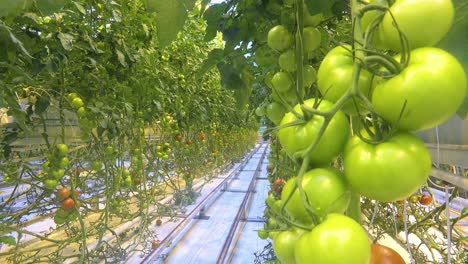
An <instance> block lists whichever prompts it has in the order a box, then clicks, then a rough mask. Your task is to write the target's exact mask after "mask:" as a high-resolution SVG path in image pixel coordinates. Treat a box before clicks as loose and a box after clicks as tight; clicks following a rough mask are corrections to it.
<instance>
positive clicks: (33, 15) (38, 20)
mask: <svg viewBox="0 0 468 264" xmlns="http://www.w3.org/2000/svg"><path fill="white" fill-rule="evenodd" d="M23 16H24V17H27V18H30V19H31V20H33V21H34V22H36V24H40V23H41V18H40V17H39V16H38V15H37V14H36V13H24V15H23Z"/></svg>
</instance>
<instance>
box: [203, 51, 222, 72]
mask: <svg viewBox="0 0 468 264" xmlns="http://www.w3.org/2000/svg"><path fill="white" fill-rule="evenodd" d="M223 58H224V50H222V49H213V50H212V51H210V53H209V54H208V58H206V60H204V61H203V63H202V65H201V67H200V69H199V70H198V72H197V77H198V78H201V77H202V76H203V75H204V74H205V73H207V72H208V71H209V70H210V69H211V68H213V67H214V66H215V65H216V64H217V63H219V62H220V61H222V60H223Z"/></svg>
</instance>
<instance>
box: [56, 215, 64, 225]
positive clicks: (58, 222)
mask: <svg viewBox="0 0 468 264" xmlns="http://www.w3.org/2000/svg"><path fill="white" fill-rule="evenodd" d="M66 222H67V219H66V218H64V217H61V216H58V215H55V216H54V223H55V224H57V225H62V224H65V223H66Z"/></svg>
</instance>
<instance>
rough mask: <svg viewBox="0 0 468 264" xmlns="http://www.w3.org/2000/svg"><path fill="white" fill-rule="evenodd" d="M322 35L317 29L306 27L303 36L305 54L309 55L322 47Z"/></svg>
mask: <svg viewBox="0 0 468 264" xmlns="http://www.w3.org/2000/svg"><path fill="white" fill-rule="evenodd" d="M321 41H322V34H321V33H320V31H319V30H318V29H317V28H314V27H305V28H304V34H303V48H304V53H309V52H312V51H314V50H316V49H317V48H318V47H320V43H321Z"/></svg>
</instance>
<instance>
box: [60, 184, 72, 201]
mask: <svg viewBox="0 0 468 264" xmlns="http://www.w3.org/2000/svg"><path fill="white" fill-rule="evenodd" d="M70 194H71V191H70V189H69V188H67V187H63V188H61V189H59V190H58V192H57V196H58V197H59V198H60V200H64V199H67V198H68V197H70Z"/></svg>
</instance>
